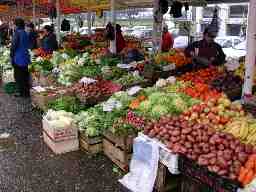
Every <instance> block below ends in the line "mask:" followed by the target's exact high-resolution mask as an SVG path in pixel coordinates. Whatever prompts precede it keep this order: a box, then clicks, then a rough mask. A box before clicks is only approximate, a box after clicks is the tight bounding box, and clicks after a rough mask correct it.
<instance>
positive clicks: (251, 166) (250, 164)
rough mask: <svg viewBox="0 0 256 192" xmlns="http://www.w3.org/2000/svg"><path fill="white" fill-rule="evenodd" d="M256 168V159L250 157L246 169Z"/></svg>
mask: <svg viewBox="0 0 256 192" xmlns="http://www.w3.org/2000/svg"><path fill="white" fill-rule="evenodd" d="M254 166H255V159H254V158H253V157H251V156H250V158H249V159H248V161H247V162H246V163H245V168H246V169H253V168H254Z"/></svg>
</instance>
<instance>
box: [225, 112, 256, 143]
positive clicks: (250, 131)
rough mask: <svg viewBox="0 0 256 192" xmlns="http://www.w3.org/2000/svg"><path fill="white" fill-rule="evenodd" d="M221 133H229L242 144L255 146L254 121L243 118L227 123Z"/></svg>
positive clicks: (255, 132) (255, 123) (255, 129)
mask: <svg viewBox="0 0 256 192" xmlns="http://www.w3.org/2000/svg"><path fill="white" fill-rule="evenodd" d="M223 132H226V133H230V134H232V135H234V136H235V137H236V138H239V139H240V140H241V141H242V142H243V143H246V144H253V145H256V120H255V119H252V118H249V117H244V118H239V119H234V120H233V121H232V122H230V123H228V124H227V125H226V127H225V129H224V130H223Z"/></svg>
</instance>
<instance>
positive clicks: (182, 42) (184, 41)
mask: <svg viewBox="0 0 256 192" xmlns="http://www.w3.org/2000/svg"><path fill="white" fill-rule="evenodd" d="M187 46H188V36H178V37H176V38H175V39H174V43H173V47H174V48H179V49H184V48H186V47H187Z"/></svg>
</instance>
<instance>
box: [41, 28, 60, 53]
mask: <svg viewBox="0 0 256 192" xmlns="http://www.w3.org/2000/svg"><path fill="white" fill-rule="evenodd" d="M41 46H42V48H43V49H44V51H46V52H53V51H56V50H57V49H58V42H57V38H56V35H55V34H54V30H53V27H52V26H49V25H46V26H45V27H44V37H43V39H42V45H41Z"/></svg>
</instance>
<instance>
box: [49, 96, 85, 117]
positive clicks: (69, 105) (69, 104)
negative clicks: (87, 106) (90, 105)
mask: <svg viewBox="0 0 256 192" xmlns="http://www.w3.org/2000/svg"><path fill="white" fill-rule="evenodd" d="M48 107H49V109H53V110H55V111H60V110H64V111H67V112H72V113H74V114H76V113H78V112H79V111H81V110H82V109H83V108H84V107H82V106H81V105H80V102H79V100H77V98H75V97H71V96H62V97H60V98H58V99H56V100H54V101H50V102H49V103H48Z"/></svg>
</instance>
